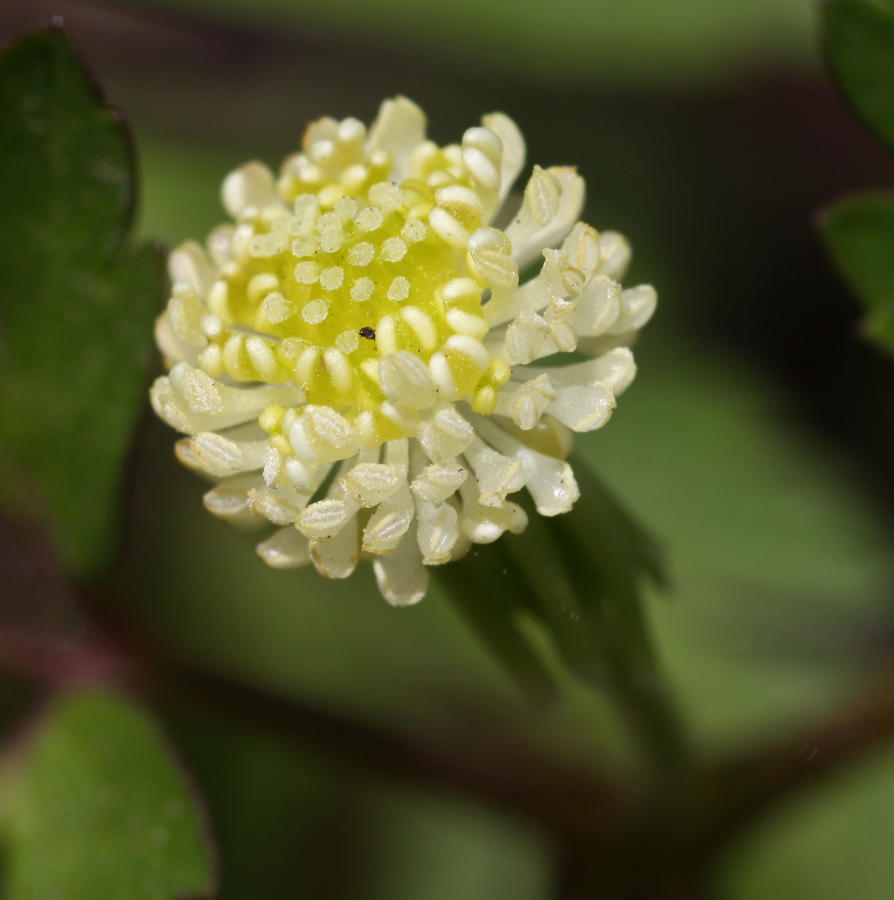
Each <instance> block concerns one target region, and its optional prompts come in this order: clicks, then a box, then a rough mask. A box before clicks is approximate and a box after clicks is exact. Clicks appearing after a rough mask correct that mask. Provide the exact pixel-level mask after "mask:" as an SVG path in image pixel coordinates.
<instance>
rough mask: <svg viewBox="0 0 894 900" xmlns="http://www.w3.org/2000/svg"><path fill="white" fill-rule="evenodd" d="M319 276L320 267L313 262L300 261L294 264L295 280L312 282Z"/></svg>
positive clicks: (305, 282)
mask: <svg viewBox="0 0 894 900" xmlns="http://www.w3.org/2000/svg"><path fill="white" fill-rule="evenodd" d="M319 277H320V267H319V266H318V265H317V264H316V263H314V262H300V263H298V265H297V266H295V280H296V281H297V282H299V283H300V284H313V283H314V282H315V281H316V280H317V279H318V278H319Z"/></svg>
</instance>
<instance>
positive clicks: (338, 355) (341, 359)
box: [323, 347, 354, 394]
mask: <svg viewBox="0 0 894 900" xmlns="http://www.w3.org/2000/svg"><path fill="white" fill-rule="evenodd" d="M323 368H324V369H325V370H326V372H327V373H328V374H329V377H330V378H331V379H332V386H333V387H334V388H335V389H336V390H337V391H338V392H339V393H341V394H346V393H347V392H348V391H349V390H350V389H351V385H352V384H353V382H354V370H353V369H352V368H351V364H350V363H349V362H348V360H347V359H346V357H345V355H344V353H342V352H341V351H340V350H336V349H335V348H334V347H327V348H326V349H325V350H324V351H323Z"/></svg>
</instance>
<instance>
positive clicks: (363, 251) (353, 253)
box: [348, 241, 376, 266]
mask: <svg viewBox="0 0 894 900" xmlns="http://www.w3.org/2000/svg"><path fill="white" fill-rule="evenodd" d="M375 253H376V248H375V247H373V245H372V244H370V243H369V242H368V241H361V242H360V243H359V244H354V246H353V247H351V249H350V250H349V251H348V262H349V263H350V264H351V265H352V266H368V265H369V264H370V263H371V262H372V260H373V257H374V256H375Z"/></svg>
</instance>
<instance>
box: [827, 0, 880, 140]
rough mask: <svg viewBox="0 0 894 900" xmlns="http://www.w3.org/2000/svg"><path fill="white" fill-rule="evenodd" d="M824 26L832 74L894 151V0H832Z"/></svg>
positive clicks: (855, 106) (857, 111)
mask: <svg viewBox="0 0 894 900" xmlns="http://www.w3.org/2000/svg"><path fill="white" fill-rule="evenodd" d="M823 25H824V31H825V45H826V50H827V54H828V59H829V63H830V65H831V68H832V73H833V74H834V76H835V78H836V80H837V81H838V84H839V86H840V88H841V90H842V91H843V93H844V95H845V97H846V98H847V101H848V103H849V104H850V105H851V107H852V108H853V110H854V111H855V112H856V113H857V115H858V116H860V118H862V119H863V121H864V122H865V123H866V124H867V125H868V126H869V127H870V128H871V129H872V130H873V131H874V132H875V133H876V134H877V135H878V136H879V137H880V138H881V139H882V140H883V141H885V143H887V145H888V147H890V148H892V149H894V94H892V91H891V86H892V85H894V2H892V0H828V2H827V3H826V4H825V6H824V7H823Z"/></svg>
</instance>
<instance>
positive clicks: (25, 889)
mask: <svg viewBox="0 0 894 900" xmlns="http://www.w3.org/2000/svg"><path fill="white" fill-rule="evenodd" d="M213 882H214V874H213V865H212V862H211V854H210V852H209V848H208V847H207V845H206V841H205V837H204V834H203V829H202V823H201V820H200V816H199V814H198V813H197V811H196V808H195V802H194V799H193V797H192V796H191V795H190V792H189V790H188V789H187V787H186V786H185V785H184V783H183V779H182V776H181V775H180V774H179V773H178V771H177V768H176V766H175V765H174V763H173V762H172V760H171V759H169V757H168V755H167V753H166V751H165V748H164V746H163V745H162V743H161V741H160V739H159V735H158V734H157V732H156V730H155V727H154V726H153V724H152V723H151V722H150V721H149V720H148V719H147V718H146V716H145V715H143V714H142V713H141V712H138V711H137V710H136V709H134V708H133V707H132V706H131V705H129V704H128V703H126V702H125V701H124V700H122V699H119V698H116V697H113V696H110V695H105V694H99V693H80V694H73V695H70V696H68V697H66V698H64V699H63V700H61V701H60V702H59V703H58V704H57V705H56V706H55V707H54V708H53V709H52V711H51V713H50V715H49V716H48V718H47V719H46V721H44V722H43V723H42V725H41V728H40V730H39V732H38V734H37V735H36V738H35V743H34V746H33V747H32V749H31V754H30V757H29V758H28V760H27V762H26V763H25V770H24V773H23V776H22V781H21V784H20V785H19V788H18V792H17V794H16V798H15V801H14V804H13V808H12V821H11V827H10V850H9V864H8V873H7V884H6V890H5V892H4V897H5V898H6V900H38V898H48V897H53V898H54V900H99V898H109V900H111V898H115V900H168V898H171V900H173V898H180V897H185V896H194V895H199V894H200V895H204V896H208V895H209V894H210V892H211V891H212V889H213Z"/></svg>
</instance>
